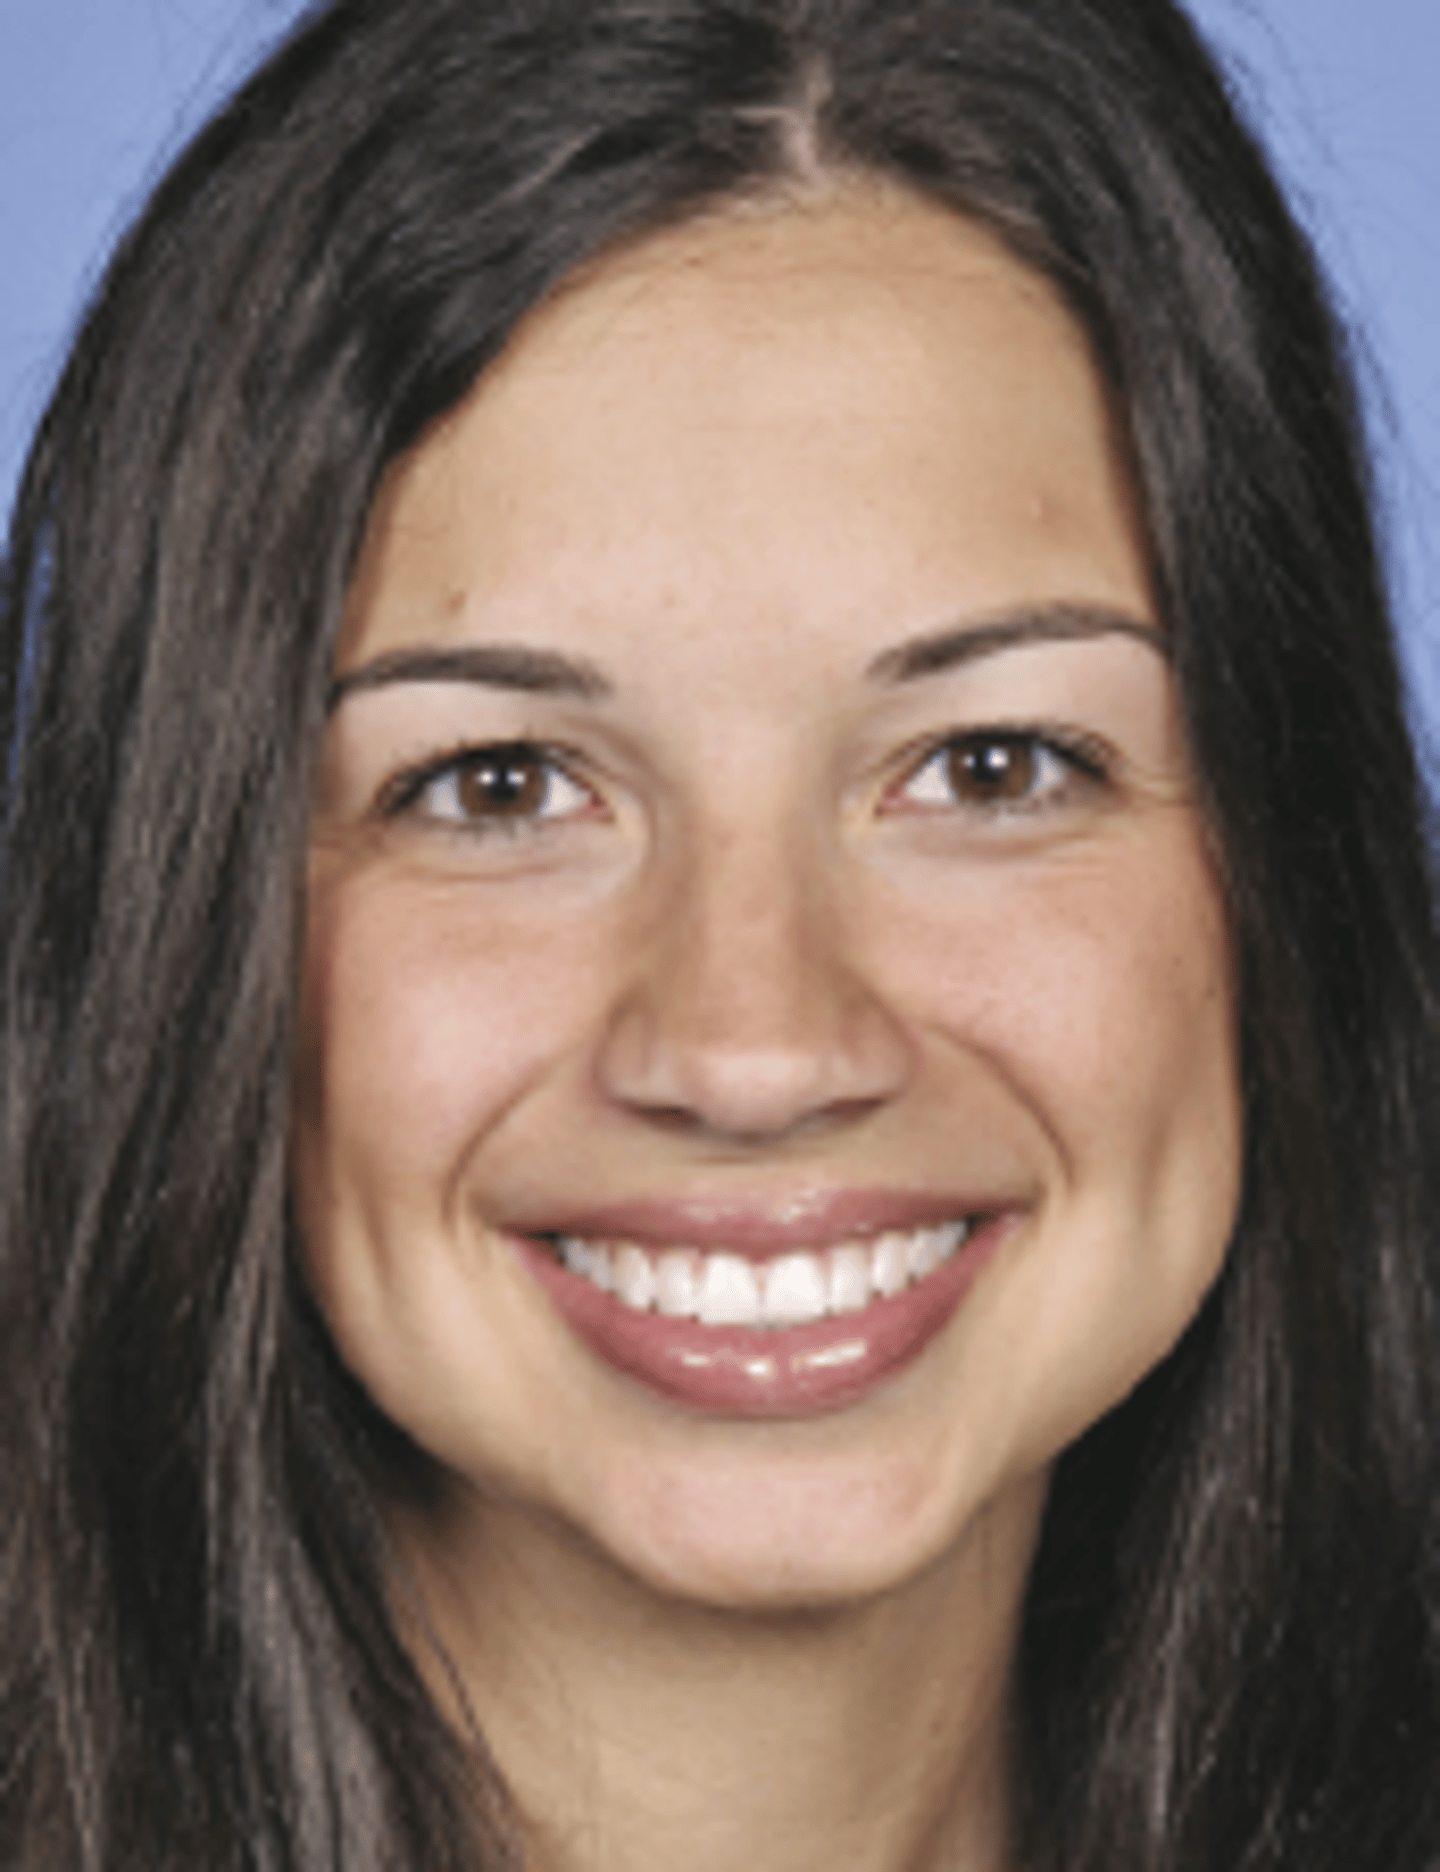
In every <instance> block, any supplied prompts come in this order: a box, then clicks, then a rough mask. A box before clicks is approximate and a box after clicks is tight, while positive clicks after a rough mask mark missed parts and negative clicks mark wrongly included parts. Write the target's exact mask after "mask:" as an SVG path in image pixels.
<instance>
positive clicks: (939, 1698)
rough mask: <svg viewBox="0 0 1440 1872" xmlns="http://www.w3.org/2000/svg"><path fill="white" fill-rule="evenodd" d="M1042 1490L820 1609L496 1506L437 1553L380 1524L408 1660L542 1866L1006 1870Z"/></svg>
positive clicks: (576, 1870)
mask: <svg viewBox="0 0 1440 1872" xmlns="http://www.w3.org/2000/svg"><path fill="white" fill-rule="evenodd" d="M1041 1497H1042V1490H1041V1487H1040V1485H1039V1484H1037V1485H1036V1487H1035V1489H1034V1491H1033V1500H1029V1501H1027V1502H1026V1503H1025V1504H1024V1505H1023V1506H1022V1508H1021V1510H1020V1511H1019V1512H1017V1511H1016V1509H1015V1506H1014V1504H1013V1503H1012V1504H1011V1507H1010V1510H1009V1512H1008V1513H1007V1514H1005V1515H1003V1516H999V1517H996V1518H995V1522H994V1524H992V1523H990V1522H987V1523H986V1524H985V1525H981V1526H972V1527H971V1528H970V1529H969V1530H967V1532H966V1534H965V1535H964V1536H963V1538H962V1540H961V1541H960V1542H959V1543H957V1545H956V1547H955V1548H954V1549H953V1550H952V1551H950V1552H949V1553H947V1554H945V1555H944V1556H942V1557H941V1559H940V1560H939V1561H937V1562H936V1564H935V1565H933V1566H932V1567H931V1568H929V1569H928V1570H927V1571H926V1572H925V1573H924V1574H922V1575H921V1576H920V1577H918V1578H916V1579H913V1580H911V1581H909V1582H907V1583H906V1584H905V1585H903V1586H902V1587H900V1588H898V1589H895V1590H892V1591H890V1592H888V1593H886V1594H884V1595H881V1596H878V1597H875V1598H870V1599H866V1600H863V1601H858V1602H853V1603H845V1604H841V1605H834V1606H827V1607H824V1608H819V1609H815V1608H802V1609H794V1608H790V1609H785V1610H780V1611H774V1610H769V1611H765V1610H762V1611H754V1610H736V1609H729V1608H714V1607H707V1606H701V1605H695V1604H691V1603H685V1602H678V1601H676V1600H674V1599H670V1598H665V1597H662V1596H660V1595H657V1594H655V1593H653V1592H651V1591H649V1590H648V1589H647V1588H646V1587H645V1586H644V1585H643V1584H642V1583H640V1582H637V1581H636V1580H635V1579H634V1578H633V1577H632V1576H630V1575H629V1574H627V1573H625V1572H623V1571H621V1570H620V1569H619V1568H618V1567H617V1566H615V1565H614V1564H613V1563H612V1562H610V1561H609V1560H608V1559H607V1558H606V1557H605V1556H604V1555H603V1554H600V1553H598V1552H597V1551H596V1550H594V1549H593V1548H590V1547H588V1546H586V1545H584V1544H583V1543H582V1542H581V1541H580V1540H579V1539H578V1538H577V1537H576V1536H574V1535H573V1534H571V1533H570V1532H569V1531H568V1530H566V1529H564V1528H563V1527H561V1526H559V1525H558V1524H556V1523H555V1522H553V1521H550V1520H548V1519H546V1518H544V1517H542V1516H539V1515H536V1514H534V1513H532V1512H531V1511H529V1510H527V1509H524V1508H518V1507H515V1506H513V1505H498V1506H497V1505H496V1504H495V1503H494V1502H493V1501H492V1502H486V1503H483V1504H482V1503H480V1502H478V1501H476V1500H473V1499H471V1500H469V1501H467V1502H466V1503H464V1504H463V1505H462V1506H461V1507H460V1508H459V1509H458V1510H454V1509H452V1510H451V1512H450V1513H449V1514H447V1516H446V1523H445V1532H444V1537H443V1539H442V1538H437V1537H436V1531H435V1527H434V1524H433V1522H431V1521H429V1520H428V1519H427V1521H426V1522H424V1523H422V1522H420V1521H418V1520H415V1519H413V1518H410V1517H403V1518H402V1517H400V1516H397V1517H396V1534H397V1538H398V1541H399V1545H400V1548H401V1551H402V1553H403V1554H404V1556H405V1561H406V1566H407V1570H408V1571H409V1572H410V1574H411V1576H412V1578H413V1579H414V1581H415V1582H416V1584H417V1586H418V1589H419V1595H420V1598H421V1599H422V1600H423V1603H424V1606H425V1620H426V1624H427V1625H428V1627H429V1636H427V1637H417V1639H416V1651H417V1656H419V1657H420V1659H421V1660H422V1665H423V1667H424V1668H426V1669H427V1672H428V1674H429V1676H430V1678H431V1682H432V1688H433V1689H434V1691H435V1693H436V1695H437V1696H438V1697H439V1698H440V1699H441V1701H442V1703H443V1704H445V1705H446V1706H448V1708H449V1709H450V1712H451V1714H452V1716H453V1717H454V1718H455V1719H456V1720H457V1722H458V1723H460V1724H461V1726H462V1727H463V1726H464V1725H466V1724H467V1723H473V1724H478V1726H479V1728H480V1730H481V1732H482V1733H483V1734H484V1736H485V1738H486V1740H487V1742H488V1744H489V1746H490V1749H491V1750H492V1752H493V1754H494V1756H495V1758H496V1759H497V1761H498V1762H499V1764H500V1767H501V1770H502V1772H503V1773H504V1775H505V1777H506V1780H507V1782H508V1784H509V1787H510V1789H511V1792H512V1794H513V1796H514V1797H515V1800H516V1802H517V1805H518V1808H519V1811H520V1814H521V1817H522V1823H523V1825H524V1828H525V1831H526V1833H527V1835H528V1837H529V1839H530V1841H531V1857H530V1861H529V1863H530V1864H531V1865H532V1867H533V1868H534V1872H662V1868H663V1869H664V1872H672V1869H673V1868H674V1867H675V1866H676V1865H684V1866H686V1867H687V1869H688V1872H722V1868H723V1872H733V1869H734V1867H736V1866H737V1865H755V1866H761V1865H763V1866H764V1867H765V1868H766V1872H831V1869H832V1868H833V1867H835V1866H837V1865H843V1866H845V1867H846V1868H847V1872H1005V1868H1006V1867H1007V1866H1009V1865H1010V1864H1011V1863H1012V1862H1011V1858H1010V1855H1009V1852H1008V1848H1007V1837H1008V1831H1009V1816H1010V1799H1009V1790H1010V1786H1011V1783H1012V1780H1013V1763H1012V1760H1011V1753H1012V1751H1011V1744H1010V1722H1009V1714H1010V1712H1009V1680H1010V1671H1011V1663H1012V1660H1013V1656H1014V1650H1015V1641H1016V1634H1017V1628H1018V1622H1019V1611H1020V1599H1021V1595H1022V1593H1023V1586H1024V1577H1025V1573H1026V1571H1027V1568H1028V1562H1029V1557H1030V1551H1031V1549H1032V1547H1033V1542H1034V1538H1035V1531H1036V1526H1037V1523H1038V1517H1039V1509H1040V1505H1041ZM1002 1522H1003V1525H1001V1523H1002ZM442 1660H443V1662H442Z"/></svg>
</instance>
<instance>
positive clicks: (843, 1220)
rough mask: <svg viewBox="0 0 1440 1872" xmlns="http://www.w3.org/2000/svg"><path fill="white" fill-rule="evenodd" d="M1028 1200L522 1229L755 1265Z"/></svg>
mask: <svg viewBox="0 0 1440 1872" xmlns="http://www.w3.org/2000/svg"><path fill="white" fill-rule="evenodd" d="M1022 1202H1023V1199H1020V1198H1017V1197H1016V1196H1015V1195H1014V1194H1011V1195H1009V1196H997V1195H983V1196H977V1195H975V1194H974V1193H965V1194H958V1193H946V1192H942V1191H935V1190H904V1189H829V1190H809V1191H800V1192H796V1193H795V1194H794V1195H791V1196H782V1195H776V1196H770V1197H765V1198H755V1197H748V1198H747V1197H744V1196H738V1195H715V1196H703V1195H701V1196H694V1195H692V1196H681V1197H650V1196H645V1197H637V1198H634V1199H632V1200H629V1201H622V1202H615V1203H602V1204H599V1205H597V1206H594V1207H586V1208H583V1209H582V1208H575V1209H568V1208H566V1209H561V1210H558V1211H557V1212H556V1213H555V1214H553V1215H547V1216H546V1217H545V1219H544V1220H543V1222H540V1223H538V1224H525V1225H522V1226H520V1227H519V1228H518V1231H517V1232H519V1233H522V1234H525V1235H531V1236H536V1235H542V1236H550V1237H555V1236H579V1237H582V1238H584V1239H585V1240H588V1241H611V1242H634V1243H635V1244H636V1245H637V1246H639V1247H642V1248H651V1249H657V1250H658V1249H664V1248H681V1247H683V1248H696V1249H699V1250H701V1251H702V1252H705V1253H719V1252H722V1251H728V1252H729V1253H731V1254H738V1255H744V1256H746V1257H748V1258H749V1259H751V1260H755V1261H763V1260H768V1259H770V1258H771V1257H773V1256H775V1255H780V1254H785V1253H804V1252H806V1251H811V1252H819V1251H823V1250H824V1249H826V1248H833V1247H835V1246H836V1245H838V1244H839V1243H841V1242H845V1241H854V1240H857V1239H863V1238H864V1237H867V1236H872V1235H883V1234H884V1233H886V1231H887V1230H890V1229H918V1228H929V1227H933V1226H935V1225H936V1224H938V1223H942V1222H958V1221H961V1220H965V1219H973V1218H975V1217H977V1216H981V1215H994V1214H996V1213H997V1212H998V1211H1001V1210H1006V1209H1015V1208H1018V1207H1020V1206H1022Z"/></svg>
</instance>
